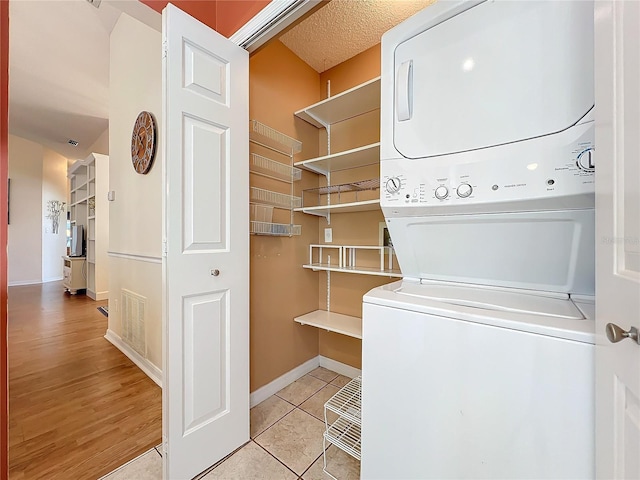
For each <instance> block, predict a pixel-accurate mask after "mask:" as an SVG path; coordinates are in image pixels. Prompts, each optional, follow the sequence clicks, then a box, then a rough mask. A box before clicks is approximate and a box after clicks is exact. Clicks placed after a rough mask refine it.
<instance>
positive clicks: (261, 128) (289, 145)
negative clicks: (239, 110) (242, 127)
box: [249, 120, 302, 157]
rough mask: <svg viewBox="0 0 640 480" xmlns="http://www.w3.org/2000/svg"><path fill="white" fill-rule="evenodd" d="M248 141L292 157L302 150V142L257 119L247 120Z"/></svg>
mask: <svg viewBox="0 0 640 480" xmlns="http://www.w3.org/2000/svg"><path fill="white" fill-rule="evenodd" d="M249 141H251V142H253V143H255V144H257V145H261V146H263V147H266V148H268V149H270V150H273V151H275V152H278V153H281V154H283V155H286V156H289V157H293V156H294V155H295V154H296V153H300V152H301V151H302V142H301V141H299V140H296V139H295V138H291V137H289V136H288V135H285V134H284V133H282V132H279V131H278V130H276V129H274V128H271V127H269V126H268V125H265V124H264V123H261V122H259V121H257V120H249Z"/></svg>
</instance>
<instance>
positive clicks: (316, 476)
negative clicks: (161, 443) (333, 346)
mask: <svg viewBox="0 0 640 480" xmlns="http://www.w3.org/2000/svg"><path fill="white" fill-rule="evenodd" d="M349 380H350V378H348V377H345V376H343V375H338V374H337V373H335V372H332V371H330V370H327V369H326V368H322V367H318V368H316V369H315V370H314V371H312V372H310V373H309V374H307V375H305V376H304V377H302V378H299V379H298V380H296V381H295V382H293V383H292V384H291V385H288V386H287V387H285V388H283V389H282V390H280V391H279V392H278V393H276V394H275V395H273V396H272V397H270V398H268V399H267V400H265V401H264V402H262V403H261V404H259V405H257V406H255V407H254V408H252V409H251V417H250V418H251V440H250V441H249V442H248V443H247V444H245V445H244V446H242V447H241V448H239V449H238V450H236V451H235V452H234V453H233V454H232V455H229V456H228V457H227V458H225V459H224V460H222V461H221V462H219V463H218V464H217V465H215V466H214V467H213V468H212V469H211V470H209V471H208V472H207V473H206V474H204V475H202V476H201V477H199V478H200V479H201V480H213V479H224V480H234V479H242V480H249V479H264V480H278V479H283V480H297V479H302V480H324V479H329V478H330V477H329V476H328V475H326V474H325V473H324V472H323V471H322V468H323V458H322V433H323V432H324V403H325V402H326V401H327V400H328V399H329V398H330V397H331V396H332V395H333V394H334V393H336V392H337V391H338V390H339V389H340V388H342V387H343V386H344V385H346V384H347V382H348V381H349ZM333 420H335V416H334V415H331V416H330V417H329V422H332V421H333ZM327 470H328V471H329V472H331V473H332V474H333V475H334V476H335V477H336V478H338V479H339V480H353V479H359V478H360V462H358V461H357V460H356V459H354V458H353V457H351V456H349V455H347V454H346V453H344V452H343V451H342V450H340V449H338V448H336V447H334V446H330V447H329V448H328V449H327ZM161 478H162V457H161V456H160V451H159V450H158V449H153V450H150V451H148V452H147V453H145V454H144V455H141V456H140V457H138V458H136V459H134V460H132V461H131V462H129V463H127V464H125V465H123V466H122V467H120V468H118V469H117V470H114V471H113V472H111V473H110V474H108V475H107V476H105V477H103V478H102V479H101V480H160V479H161Z"/></svg>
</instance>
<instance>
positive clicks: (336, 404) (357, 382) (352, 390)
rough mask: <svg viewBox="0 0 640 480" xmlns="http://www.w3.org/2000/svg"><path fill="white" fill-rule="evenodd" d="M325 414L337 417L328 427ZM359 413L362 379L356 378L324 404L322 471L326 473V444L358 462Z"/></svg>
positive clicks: (359, 442) (359, 443)
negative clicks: (329, 413)
mask: <svg viewBox="0 0 640 480" xmlns="http://www.w3.org/2000/svg"><path fill="white" fill-rule="evenodd" d="M327 412H333V413H335V414H337V415H338V419H337V420H336V421H335V422H333V423H332V424H331V425H329V422H328V420H327ZM361 412H362V377H356V378H354V379H353V380H351V381H350V382H349V383H347V384H346V385H345V386H344V387H342V388H341V389H340V390H338V392H336V393H335V395H333V396H332V397H331V398H330V399H329V400H328V401H327V402H326V403H325V404H324V424H325V432H324V435H323V438H322V440H323V447H324V450H323V464H324V468H323V471H324V473H326V474H327V475H329V476H330V477H331V478H334V479H335V478H336V477H334V476H333V475H332V474H331V473H329V472H328V471H327V454H326V450H327V445H326V444H327V442H329V443H331V444H333V445H335V446H336V447H338V448H339V449H340V450H342V451H344V452H346V453H348V454H349V455H351V456H352V457H354V458H356V459H358V460H360V457H361V430H360V428H361V425H362V422H361Z"/></svg>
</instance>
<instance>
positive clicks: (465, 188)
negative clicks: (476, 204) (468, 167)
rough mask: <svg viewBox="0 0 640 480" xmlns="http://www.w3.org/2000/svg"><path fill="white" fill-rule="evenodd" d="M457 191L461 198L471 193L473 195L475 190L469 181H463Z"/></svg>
mask: <svg viewBox="0 0 640 480" xmlns="http://www.w3.org/2000/svg"><path fill="white" fill-rule="evenodd" d="M457 192H458V196H459V197H460V198H467V197H468V196H469V195H471V192H473V187H472V186H471V185H469V184H468V183H461V184H460V185H458V190H457Z"/></svg>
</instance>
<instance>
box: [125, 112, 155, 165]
mask: <svg viewBox="0 0 640 480" xmlns="http://www.w3.org/2000/svg"><path fill="white" fill-rule="evenodd" d="M155 153H156V121H155V120H154V118H153V115H151V113H150V112H140V115H138V118H137V119H136V123H135V125H134V126H133V133H132V135H131V163H133V168H134V170H135V171H136V172H138V173H141V174H145V173H147V172H148V171H149V170H150V169H151V164H152V163H153V157H154V156H155Z"/></svg>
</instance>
